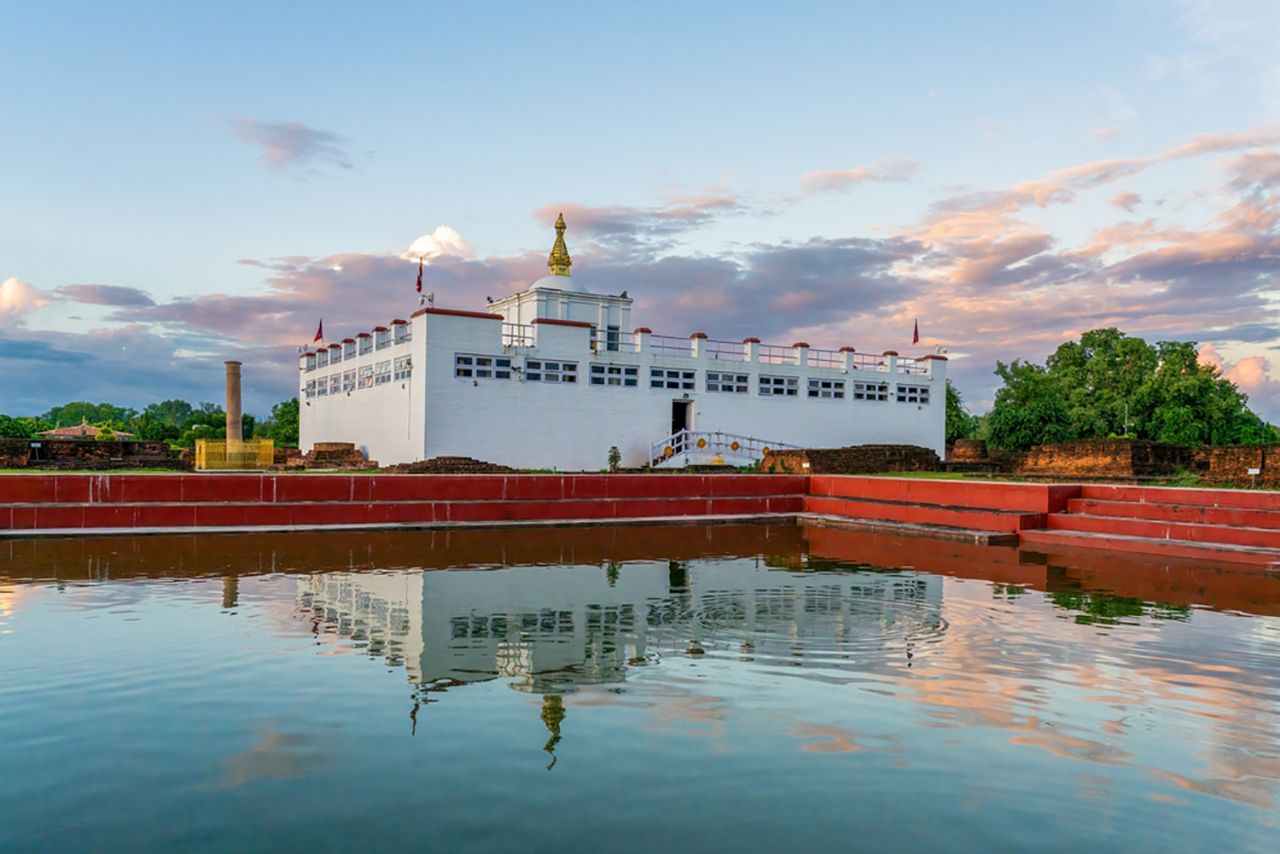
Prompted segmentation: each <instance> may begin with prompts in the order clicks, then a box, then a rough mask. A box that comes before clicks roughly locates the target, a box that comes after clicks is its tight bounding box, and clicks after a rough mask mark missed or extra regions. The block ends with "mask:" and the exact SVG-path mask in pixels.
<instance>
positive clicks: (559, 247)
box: [547, 214, 573, 276]
mask: <svg viewBox="0 0 1280 854" xmlns="http://www.w3.org/2000/svg"><path fill="white" fill-rule="evenodd" d="M564 227H565V226H564V214H560V215H559V216H558V217H556V242H555V243H554V244H552V246H551V254H550V255H549V256H547V267H548V268H549V269H550V270H551V275H553V276H567V275H569V268H570V267H571V266H573V259H572V258H570V257H569V247H567V246H565V245H564Z"/></svg>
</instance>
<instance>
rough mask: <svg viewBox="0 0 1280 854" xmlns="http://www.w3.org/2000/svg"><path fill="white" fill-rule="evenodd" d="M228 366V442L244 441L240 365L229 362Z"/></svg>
mask: <svg viewBox="0 0 1280 854" xmlns="http://www.w3.org/2000/svg"><path fill="white" fill-rule="evenodd" d="M226 365H227V441H228V442H243V441H244V434H243V429H244V419H243V418H242V417H241V409H240V363H239V362H236V361H228V362H227V363H226Z"/></svg>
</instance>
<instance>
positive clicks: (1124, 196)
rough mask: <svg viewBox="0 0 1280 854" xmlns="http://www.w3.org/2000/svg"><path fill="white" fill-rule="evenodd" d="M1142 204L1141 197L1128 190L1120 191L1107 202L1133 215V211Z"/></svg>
mask: <svg viewBox="0 0 1280 854" xmlns="http://www.w3.org/2000/svg"><path fill="white" fill-rule="evenodd" d="M1141 203H1142V196H1140V195H1138V194H1137V193H1135V192H1132V191H1130V190H1121V191H1120V192H1118V193H1116V194H1115V195H1114V196H1112V197H1111V199H1110V200H1109V201H1108V202H1107V204H1109V205H1114V206H1115V207H1117V208H1120V209H1121V210H1123V211H1127V212H1129V213H1133V209H1134V208H1136V207H1137V206H1138V205H1139V204H1141Z"/></svg>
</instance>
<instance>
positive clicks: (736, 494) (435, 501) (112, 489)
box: [0, 474, 808, 530]
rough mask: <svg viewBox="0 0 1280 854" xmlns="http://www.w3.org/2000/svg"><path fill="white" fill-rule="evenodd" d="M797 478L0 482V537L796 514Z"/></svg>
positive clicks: (66, 477)
mask: <svg viewBox="0 0 1280 854" xmlns="http://www.w3.org/2000/svg"><path fill="white" fill-rule="evenodd" d="M807 481H808V479H807V478H806V477H804V476H802V475H796V476H781V477H780V476H777V475H589V474H588V475H583V474H566V475H368V474H363V475H362V474H333V475H298V474H260V475H258V474H225V475H220V474H174V475H151V474H108V475H89V474H50V475H43V474H40V475H35V474H31V475H28V474H22V475H0V530H5V529H8V530H31V529H41V530H44V529H76V528H163V527H242V526H287V525H298V526H317V525H373V524H389V523H448V522H501V521H531V520H547V521H555V520H565V519H600V520H606V519H636V518H658V517H672V516H674V517H698V516H721V515H753V514H763V513H783V514H786V513H798V512H800V511H801V510H803V508H804V494H805V490H806V487H807Z"/></svg>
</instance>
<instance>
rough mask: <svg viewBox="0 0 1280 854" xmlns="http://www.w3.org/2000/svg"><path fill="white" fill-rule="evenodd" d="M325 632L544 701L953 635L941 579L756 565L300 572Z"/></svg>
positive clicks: (412, 668)
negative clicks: (680, 667) (738, 662)
mask: <svg viewBox="0 0 1280 854" xmlns="http://www.w3.org/2000/svg"><path fill="white" fill-rule="evenodd" d="M298 604H299V607H300V608H301V609H302V610H303V611H305V612H307V613H309V614H311V615H312V619H313V620H315V621H316V622H317V628H319V626H321V625H323V626H324V627H325V628H326V630H330V631H335V632H336V633H337V634H339V635H340V636H344V637H349V638H353V639H357V640H361V641H365V642H367V645H368V647H367V648H368V650H369V653H370V654H372V655H380V656H383V657H385V659H386V660H387V662H388V663H390V664H393V665H403V667H404V668H405V670H406V672H407V673H408V676H409V680H410V681H411V682H413V683H414V684H416V685H421V686H424V687H425V688H428V689H430V688H432V687H448V686H450V685H457V684H465V683H468V682H477V681H483V680H489V679H495V678H509V679H511V680H512V682H511V685H512V686H513V687H515V688H517V689H519V690H523V691H530V692H534V693H538V694H547V693H560V692H565V691H572V690H573V689H574V688H575V687H576V686H578V685H583V684H599V683H610V682H621V681H623V680H624V679H625V678H626V671H627V668H628V666H636V665H639V664H642V663H644V662H646V661H648V660H652V659H655V658H660V657H663V656H670V655H697V654H699V653H701V652H703V651H706V650H708V649H714V648H729V649H739V648H748V647H749V648H750V649H752V651H753V653H755V654H757V655H777V656H789V655H793V654H794V653H795V651H796V649H797V646H798V645H804V644H805V643H806V642H812V643H813V644H815V645H817V646H821V647H841V648H845V647H848V646H849V645H850V644H851V642H855V641H857V640H858V639H859V638H860V637H865V638H866V639H867V640H868V642H878V641H879V639H881V638H884V637H893V638H901V639H902V640H903V642H909V641H910V640H912V639H913V638H919V637H921V636H928V635H932V634H936V633H937V632H938V631H940V630H941V628H942V625H943V623H942V618H941V615H940V611H941V604H942V579H941V578H939V577H937V576H931V575H917V574H914V573H879V572H839V573H837V572H822V573H815V572H811V571H802V572H797V571H787V570H784V569H776V568H772V567H769V566H766V565H765V564H763V563H762V562H760V561H758V560H756V559H741V560H733V561H716V562H706V563H703V562H697V561H695V562H691V563H686V562H679V561H675V562H653V561H644V562H636V563H629V564H627V565H625V566H622V567H619V566H618V565H617V564H605V565H603V566H601V565H577V566H561V567H520V568H514V569H500V570H492V571H444V572H442V571H435V572H415V571H401V572H394V573H345V572H343V573H325V574H320V575H313V576H307V577H303V578H300V579H299V581H298Z"/></svg>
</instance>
